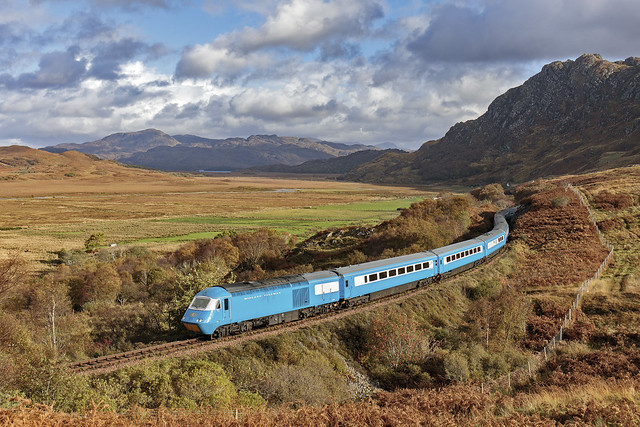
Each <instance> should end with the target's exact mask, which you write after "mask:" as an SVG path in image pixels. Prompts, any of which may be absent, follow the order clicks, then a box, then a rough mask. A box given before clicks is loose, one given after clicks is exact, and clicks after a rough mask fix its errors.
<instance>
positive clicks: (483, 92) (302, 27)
mask: <svg viewBox="0 0 640 427" xmlns="http://www.w3.org/2000/svg"><path fill="white" fill-rule="evenodd" d="M639 40H640V7H638V5H637V0H424V1H417V0H233V1H221V0H84V1H65V0H31V1H21V0H0V146H5V145H12V144H19V145H27V146H31V147H34V148H38V147H43V146H48V145H55V144H58V143H65V142H77V143H81V142H87V141H93V140H96V139H100V138H103V137H105V136H107V135H110V134H112V133H117V132H133V131H138V130H143V129H148V128H155V129H159V130H161V131H163V132H166V133H168V134H170V135H176V134H194V135H199V136H203V137H207V138H229V137H248V136H250V135H256V134H277V135H280V136H298V137H310V138H319V139H324V140H328V141H334V142H345V143H364V144H374V145H375V144H381V143H389V142H390V143H394V144H395V145H396V146H398V147H401V148H407V149H416V148H418V147H419V146H420V145H421V144H422V143H424V142H425V141H429V140H432V139H437V138H440V137H442V136H443V135H444V134H445V133H446V132H447V130H448V129H449V128H450V127H451V126H452V125H454V124H455V123H457V122H460V121H466V120H470V119H475V118H477V117H478V116H480V115H481V114H483V113H484V112H485V111H486V110H487V107H488V105H489V104H490V103H491V101H492V100H493V99H495V97H497V96H498V95H500V94H502V93H504V92H505V91H506V90H508V89H509V88H511V87H515V86H518V85H520V84H522V83H523V82H524V81H525V80H526V79H527V78H529V77H530V76H532V75H534V74H536V73H537V72H539V71H540V69H541V68H542V66H543V65H544V64H546V63H549V62H552V61H556V60H561V61H565V60H569V59H571V60H574V59H576V58H577V57H579V56H580V55H582V54H583V53H599V54H601V55H602V56H603V57H604V58H605V59H608V60H612V61H614V60H623V59H625V58H627V57H630V56H640V45H639V44H638V41H639Z"/></svg>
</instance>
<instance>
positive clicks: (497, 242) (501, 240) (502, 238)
mask: <svg viewBox="0 0 640 427" xmlns="http://www.w3.org/2000/svg"><path fill="white" fill-rule="evenodd" d="M502 242H504V235H502V236H500V237H498V238H497V239H495V240H492V241H491V242H489V243H488V244H487V248H489V249H491V248H493V247H494V246H495V245H497V244H499V243H502Z"/></svg>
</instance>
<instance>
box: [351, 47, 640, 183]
mask: <svg viewBox="0 0 640 427" xmlns="http://www.w3.org/2000/svg"><path fill="white" fill-rule="evenodd" d="M634 163H640V58H634V57H630V58H627V59H626V60H624V61H615V62H609V61H606V60H603V59H602V57H601V56H600V55H598V54H585V55H582V56H580V57H579V58H577V59H576V60H575V61H573V60H567V61H564V62H563V61H554V62H552V63H550V64H547V65H545V66H544V67H543V68H542V70H541V71H540V72H539V73H538V74H536V75H534V76H532V77H530V78H529V79H528V80H527V81H525V82H524V83H523V84H522V85H521V86H518V87H515V88H512V89H509V90H508V91H507V92H505V93H504V94H502V95H500V96H498V97H497V98H496V99H495V100H494V101H493V102H492V103H491V104H490V105H489V107H488V109H487V112H486V113H484V114H483V115H481V116H480V117H478V118H477V119H475V120H469V121H466V122H462V123H457V124H455V125H454V126H452V127H451V128H450V129H449V131H448V132H447V133H446V134H445V136H443V137H442V138H440V139H438V140H434V141H428V142H426V143H424V144H423V145H422V146H421V147H420V149H418V150H417V151H415V152H413V153H409V154H400V155H398V154H391V155H385V156H381V157H379V158H378V159H376V160H374V161H373V162H370V163H367V164H365V165H362V166H361V167H360V168H357V169H355V170H353V171H351V172H349V173H347V174H345V175H344V176H343V177H342V179H347V180H355V181H366V182H386V183H395V184H399V183H434V182H443V181H444V182H457V183H467V184H483V183H489V182H501V183H509V182H524V181H528V180H531V179H535V178H540V177H545V176H554V175H561V174H571V173H582V172H588V171H595V170H602V169H608V168H614V167H619V166H625V165H629V164H634Z"/></svg>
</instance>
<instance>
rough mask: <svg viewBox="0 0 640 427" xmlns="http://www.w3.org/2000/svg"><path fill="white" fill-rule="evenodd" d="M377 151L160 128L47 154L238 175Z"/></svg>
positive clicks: (301, 140) (309, 140) (308, 141)
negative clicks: (237, 172) (67, 153)
mask: <svg viewBox="0 0 640 427" xmlns="http://www.w3.org/2000/svg"><path fill="white" fill-rule="evenodd" d="M367 149H375V147H371V146H366V145H346V144H339V143H334V142H328V141H320V140H316V139H312V138H297V137H280V136H277V135H253V136H250V137H249V138H246V139H245V138H228V139H209V138H203V137H200V136H196V135H175V136H169V135H167V134H165V133H163V132H161V131H159V130H156V129H147V130H143V131H139V132H130V133H117V134H113V135H109V136H107V137H105V138H103V139H101V140H98V141H92V142H86V143H84V144H59V145H56V146H53V147H46V148H43V150H46V151H50V152H58V153H59V152H62V151H66V150H76V151H80V152H83V153H90V154H95V155H97V156H100V157H102V158H107V159H115V160H118V161H119V162H122V163H126V164H135V165H140V166H145V167H150V168H154V169H161V170H184V171H195V170H236V169H244V168H249V167H252V166H260V165H269V164H285V165H297V164H300V163H303V162H305V161H308V160H315V159H327V158H332V157H338V156H345V155H348V154H351V153H354V152H357V151H361V150H367Z"/></svg>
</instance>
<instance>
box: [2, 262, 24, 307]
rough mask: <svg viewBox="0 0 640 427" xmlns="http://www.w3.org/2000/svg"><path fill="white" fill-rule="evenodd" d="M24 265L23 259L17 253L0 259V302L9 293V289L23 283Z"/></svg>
mask: <svg viewBox="0 0 640 427" xmlns="http://www.w3.org/2000/svg"><path fill="white" fill-rule="evenodd" d="M25 267H26V263H25V261H24V259H22V258H21V257H19V256H17V255H14V256H12V257H10V258H8V259H5V260H3V261H0V302H2V301H3V300H4V299H5V298H6V297H7V296H8V295H9V291H11V290H12V289H15V288H16V287H18V286H19V285H21V284H22V283H23V281H24V277H25V273H26V268H25Z"/></svg>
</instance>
